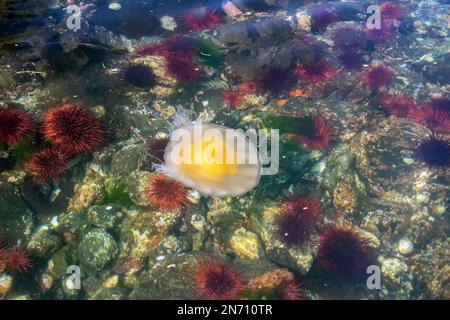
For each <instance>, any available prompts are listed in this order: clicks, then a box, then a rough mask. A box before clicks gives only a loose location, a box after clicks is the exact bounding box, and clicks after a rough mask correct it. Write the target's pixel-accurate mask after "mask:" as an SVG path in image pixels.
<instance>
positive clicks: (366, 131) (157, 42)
mask: <svg viewBox="0 0 450 320" xmlns="http://www.w3.org/2000/svg"><path fill="white" fill-rule="evenodd" d="M371 4H377V5H378V7H377V8H378V9H379V10H380V13H381V15H380V17H381V23H380V29H375V30H373V29H369V28H368V27H367V19H368V17H369V15H370V14H367V13H366V9H367V7H368V6H369V5H371ZM71 5H75V6H76V7H74V8H78V9H79V10H80V19H79V22H80V24H79V28H78V27H77V24H76V22H77V21H76V17H74V16H73V13H71V12H66V8H67V7H69V6H71ZM449 12H450V5H449V1H448V0H421V1H400V0H399V1H394V0H393V1H392V2H386V3H385V2H383V1H355V2H352V1H350V2H339V1H328V2H327V1H322V2H316V1H312V0H311V1H307V0H305V1H301V0H239V1H235V0H230V1H223V2H222V1H197V0H195V1H194V0H192V1H190V0H187V1H185V0H183V1H181V0H180V1H176V0H160V1H157V0H145V1H144V0H134V1H126V0H109V1H105V0H98V1H96V0H91V1H78V0H48V1H44V0H42V1H39V0H34V1H32V0H27V1H8V0H1V1H0V17H1V21H0V37H1V38H0V53H1V58H0V148H1V149H0V152H1V153H0V236H1V243H0V299H199V298H200V299H449V298H450V234H449V228H450V221H449V210H448V206H449V177H450V175H449V173H450V171H449V165H450V140H449V133H450V120H449V119H450V106H449V94H450V92H449V83H450V52H449V48H450V42H449V38H448V31H449V26H450V20H449V15H448V14H449ZM74 19H75V20H74ZM179 107H183V108H184V109H186V110H187V111H188V112H189V115H190V117H191V119H192V120H194V119H197V120H201V121H204V122H211V123H217V124H222V125H225V126H227V127H229V128H235V129H237V128H241V129H248V128H257V129H264V130H268V129H270V128H275V129H280V134H281V136H280V161H279V167H280V168H279V172H278V173H277V174H276V175H273V176H262V177H261V179H260V181H259V184H258V185H257V186H256V187H255V188H254V189H253V190H251V191H250V192H248V193H246V194H244V195H241V196H236V197H216V196H202V195H201V194H200V193H199V192H197V191H196V190H192V189H187V188H184V187H183V186H181V185H180V184H178V183H176V182H174V181H172V180H167V178H165V177H164V176H162V175H161V174H160V173H157V172H155V171H154V166H153V164H161V160H162V154H163V150H164V148H165V147H164V146H165V143H166V142H167V141H166V139H167V137H168V135H169V125H170V123H171V120H172V118H173V116H174V114H175V112H176V111H177V108H179ZM69 109H70V110H71V111H70V110H69ZM68 110H69V111H68ZM71 112H72V113H71ZM64 117H65V118H64ZM62 118H64V119H63V120H61V119H62ZM370 265H375V266H379V268H380V269H379V270H380V272H381V278H380V282H379V286H377V285H376V282H371V283H372V284H375V287H374V286H371V285H369V286H368V285H367V284H368V283H367V279H368V277H369V276H370V275H371V274H367V272H366V271H367V267H368V266H370ZM74 270H75V271H74ZM77 270H78V271H79V272H80V274H79V275H80V284H81V286H80V287H78V286H77V282H76V281H74V275H77ZM375 272H376V268H375ZM369 282H370V281H369Z"/></svg>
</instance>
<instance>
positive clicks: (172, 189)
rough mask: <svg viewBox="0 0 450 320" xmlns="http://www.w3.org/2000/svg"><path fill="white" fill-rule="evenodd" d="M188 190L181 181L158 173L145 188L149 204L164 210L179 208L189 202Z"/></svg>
mask: <svg viewBox="0 0 450 320" xmlns="http://www.w3.org/2000/svg"><path fill="white" fill-rule="evenodd" d="M186 192H187V190H186V189H185V188H184V187H183V186H182V185H181V183H179V182H177V181H175V180H171V179H169V178H167V177H166V176H165V175H162V174H157V175H155V176H153V177H152V178H150V180H149V181H148V182H147V185H146V186H145V188H144V193H145V198H146V200H147V202H148V204H149V205H151V206H154V207H156V208H159V209H161V210H163V211H171V210H174V211H176V210H179V209H180V208H181V206H182V205H186V204H187V198H186Z"/></svg>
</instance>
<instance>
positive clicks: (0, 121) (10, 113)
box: [0, 108, 33, 146]
mask: <svg viewBox="0 0 450 320" xmlns="http://www.w3.org/2000/svg"><path fill="white" fill-rule="evenodd" d="M32 128H33V120H32V119H31V118H30V117H29V116H28V115H27V114H26V113H25V111H23V110H20V109H16V108H4V109H3V108H0V143H6V144H7V145H8V146H11V145H13V144H14V143H15V142H16V141H17V140H18V139H19V138H21V137H23V136H26V135H28V134H29V133H30V132H31V130H32Z"/></svg>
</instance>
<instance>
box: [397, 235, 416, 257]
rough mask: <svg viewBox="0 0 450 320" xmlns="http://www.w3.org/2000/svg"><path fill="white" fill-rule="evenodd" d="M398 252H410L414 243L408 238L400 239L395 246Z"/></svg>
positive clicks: (404, 253) (405, 253)
mask: <svg viewBox="0 0 450 320" xmlns="http://www.w3.org/2000/svg"><path fill="white" fill-rule="evenodd" d="M397 249H398V252H400V253H401V254H403V255H407V254H410V253H411V252H413V250H414V245H413V243H412V242H411V240H409V239H408V238H403V239H400V241H399V242H398V246H397Z"/></svg>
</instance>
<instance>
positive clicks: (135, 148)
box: [111, 143, 149, 177]
mask: <svg viewBox="0 0 450 320" xmlns="http://www.w3.org/2000/svg"><path fill="white" fill-rule="evenodd" d="M148 156H149V149H148V146H147V144H145V143H139V144H127V145H125V146H124V147H123V148H122V149H120V150H118V151H116V152H115V153H114V154H113V156H112V159H111V169H112V171H113V172H114V173H115V174H117V175H119V176H121V177H127V176H128V175H130V174H131V173H132V172H133V171H136V170H143V169H145V167H147V166H148V160H149V158H148Z"/></svg>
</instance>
